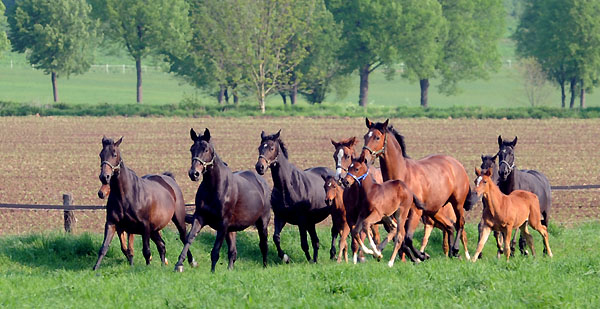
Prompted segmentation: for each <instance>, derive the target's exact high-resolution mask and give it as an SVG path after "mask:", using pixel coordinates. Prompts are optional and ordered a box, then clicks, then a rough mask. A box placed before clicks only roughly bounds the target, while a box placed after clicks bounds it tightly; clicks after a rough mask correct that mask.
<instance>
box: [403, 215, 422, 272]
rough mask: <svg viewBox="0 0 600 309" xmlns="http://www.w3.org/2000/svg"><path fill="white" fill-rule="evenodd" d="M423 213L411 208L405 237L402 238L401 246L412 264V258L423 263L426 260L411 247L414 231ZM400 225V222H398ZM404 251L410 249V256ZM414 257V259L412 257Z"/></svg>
mask: <svg viewBox="0 0 600 309" xmlns="http://www.w3.org/2000/svg"><path fill="white" fill-rule="evenodd" d="M422 214H423V212H422V211H421V210H417V209H416V208H414V207H413V208H411V209H410V212H409V215H408V229H407V230H406V235H405V236H404V242H403V244H402V247H403V250H404V252H405V253H407V255H408V256H409V258H410V260H411V261H413V262H414V258H415V257H416V258H417V259H419V260H421V261H424V260H426V259H427V256H426V255H424V254H422V253H421V252H420V251H419V250H417V249H416V248H415V247H414V245H413V236H414V234H415V230H416V229H417V226H418V225H419V222H420V221H421V216H422ZM398 224H400V222H398ZM406 249H410V252H412V254H410V253H409V252H407V250H406ZM413 255H414V257H413Z"/></svg>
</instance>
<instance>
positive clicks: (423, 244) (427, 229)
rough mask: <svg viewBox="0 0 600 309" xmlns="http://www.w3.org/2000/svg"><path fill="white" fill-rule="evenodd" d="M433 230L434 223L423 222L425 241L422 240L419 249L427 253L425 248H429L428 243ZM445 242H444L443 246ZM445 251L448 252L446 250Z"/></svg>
mask: <svg viewBox="0 0 600 309" xmlns="http://www.w3.org/2000/svg"><path fill="white" fill-rule="evenodd" d="M431 231H433V224H431V222H429V221H426V222H425V223H424V224H423V241H421V248H420V249H419V251H421V252H423V253H425V248H427V244H428V243H429V237H430V236H431ZM443 245H444V243H443V242H442V247H443ZM444 252H446V251H445V250H444Z"/></svg>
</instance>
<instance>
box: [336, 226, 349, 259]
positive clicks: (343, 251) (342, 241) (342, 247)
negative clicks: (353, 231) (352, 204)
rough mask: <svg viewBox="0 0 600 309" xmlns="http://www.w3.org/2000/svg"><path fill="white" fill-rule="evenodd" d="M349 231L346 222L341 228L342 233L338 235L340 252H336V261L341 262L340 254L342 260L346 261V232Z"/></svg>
mask: <svg viewBox="0 0 600 309" xmlns="http://www.w3.org/2000/svg"><path fill="white" fill-rule="evenodd" d="M349 233H350V227H349V226H348V224H344V228H343V229H342V233H341V234H342V235H341V236H340V252H339V253H338V257H337V262H338V263H341V262H342V254H343V255H344V260H345V261H346V263H348V243H347V242H346V241H347V239H348V234H349Z"/></svg>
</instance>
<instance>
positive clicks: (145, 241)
mask: <svg viewBox="0 0 600 309" xmlns="http://www.w3.org/2000/svg"><path fill="white" fill-rule="evenodd" d="M142 254H143V255H144V259H146V265H150V261H152V252H151V251H150V231H144V233H142Z"/></svg>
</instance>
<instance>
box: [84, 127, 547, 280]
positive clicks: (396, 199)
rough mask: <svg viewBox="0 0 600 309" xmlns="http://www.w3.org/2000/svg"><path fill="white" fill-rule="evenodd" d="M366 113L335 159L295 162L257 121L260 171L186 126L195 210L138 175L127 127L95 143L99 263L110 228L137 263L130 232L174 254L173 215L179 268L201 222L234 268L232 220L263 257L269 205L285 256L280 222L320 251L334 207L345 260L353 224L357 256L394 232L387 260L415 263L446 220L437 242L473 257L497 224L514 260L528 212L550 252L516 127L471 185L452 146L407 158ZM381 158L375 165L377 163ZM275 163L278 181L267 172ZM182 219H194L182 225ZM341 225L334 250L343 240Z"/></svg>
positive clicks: (538, 179) (160, 181)
mask: <svg viewBox="0 0 600 309" xmlns="http://www.w3.org/2000/svg"><path fill="white" fill-rule="evenodd" d="M365 120H366V121H365V122H366V127H367V129H368V131H367V133H366V134H365V136H364V145H363V147H362V149H361V151H360V152H358V153H357V152H356V151H355V146H356V145H357V144H358V140H357V138H356V137H351V138H348V139H345V140H342V141H339V142H336V141H333V140H332V144H333V146H334V148H335V150H334V153H333V159H334V162H335V170H332V169H329V168H326V167H313V168H309V169H306V170H301V169H299V168H297V167H296V166H295V165H294V164H292V163H291V162H290V161H289V156H288V150H287V148H286V146H285V144H284V142H283V141H282V139H281V136H280V133H281V130H280V131H279V132H277V133H275V134H271V135H267V134H265V132H264V131H263V132H262V133H261V136H260V144H259V146H258V159H257V161H256V165H255V171H250V170H246V171H236V172H233V171H232V170H231V169H230V168H229V167H228V166H227V163H225V162H224V161H223V160H222V159H221V158H220V157H219V155H218V154H217V151H216V150H215V146H214V143H213V142H212V141H211V134H210V130H209V129H206V130H205V131H204V133H203V134H202V135H200V134H197V133H196V132H195V131H194V129H191V130H190V137H191V139H192V142H193V144H192V146H191V148H190V154H191V167H190V169H189V173H188V176H189V177H190V179H191V180H192V181H200V185H199V187H198V191H197V193H196V198H195V204H196V210H195V212H194V214H193V215H186V212H185V204H184V201H183V194H182V192H181V189H180V188H179V186H178V185H177V183H176V182H175V179H174V177H173V175H172V174H170V173H164V174H161V175H146V176H143V177H138V176H137V175H136V174H135V172H134V171H133V170H131V169H130V168H128V167H127V166H126V165H125V162H124V161H123V159H122V157H121V152H120V145H121V143H122V140H123V138H122V137H121V138H120V139H119V140H117V141H114V140H113V139H109V138H106V137H104V138H103V139H102V151H101V152H100V161H101V164H100V168H101V172H100V181H101V183H102V186H101V188H100V190H99V191H98V196H99V197H100V198H107V199H108V200H107V207H106V209H107V212H106V224H105V229H104V241H103V243H102V247H101V248H100V251H99V253H98V260H97V262H96V264H95V266H94V268H93V269H94V270H96V269H98V267H99V266H100V263H101V261H102V258H103V257H104V256H105V255H106V252H107V250H108V247H109V245H110V242H111V241H112V238H113V237H114V235H115V233H117V234H118V236H119V240H120V242H121V250H122V251H123V254H124V255H125V256H126V257H127V259H128V261H129V263H130V264H133V235H134V234H140V235H141V236H142V244H143V249H142V250H143V251H142V252H143V255H144V258H145V260H146V264H149V263H150V261H151V259H152V256H151V252H150V246H149V242H150V239H151V240H152V241H153V242H154V243H155V244H156V247H157V250H158V253H159V255H160V259H161V262H162V264H163V265H166V264H168V261H167V259H166V258H165V243H164V241H163V239H162V237H161V229H163V228H164V227H165V226H166V225H167V224H168V222H169V221H172V222H173V223H174V224H175V226H176V228H177V230H178V231H179V237H180V240H181V242H182V243H183V249H182V251H181V254H180V255H179V259H178V261H177V262H176V264H175V270H176V271H179V272H181V271H183V263H184V261H185V260H186V258H187V260H188V263H189V264H190V265H191V266H192V267H196V266H197V262H196V261H195V260H194V258H193V256H192V253H191V251H190V245H191V244H192V242H193V241H194V239H195V237H196V236H197V235H198V233H199V232H200V230H201V229H202V227H204V226H206V225H208V226H210V227H211V228H213V229H214V230H215V231H216V236H215V243H214V246H213V249H212V252H211V271H213V272H214V271H215V266H216V264H217V261H218V260H219V252H220V249H221V246H222V244H223V240H225V241H226V242H227V246H228V258H229V266H228V268H229V269H233V266H234V263H235V261H236V259H237V249H236V232H238V231H242V230H244V229H246V228H248V227H250V226H254V227H256V229H257V231H258V235H259V240H260V241H259V247H260V251H261V253H262V258H263V265H264V266H266V265H267V250H268V244H267V237H268V225H269V222H270V220H271V212H272V213H273V214H274V234H273V242H274V243H275V246H276V247H277V253H278V256H279V258H281V260H282V261H283V262H285V263H289V261H290V257H289V256H288V255H287V254H286V253H285V251H284V250H283V249H282V248H281V243H280V234H281V231H282V229H283V228H284V226H285V225H286V224H287V223H289V224H293V225H297V226H298V229H299V232H300V245H301V248H302V250H303V252H304V254H305V256H306V259H307V260H308V261H311V262H315V263H316V262H317V260H318V253H319V246H320V244H319V237H318V235H317V232H316V228H315V225H316V224H317V223H319V222H322V221H323V220H325V219H326V218H327V217H329V216H331V221H332V227H331V236H332V237H331V238H332V243H331V249H330V258H331V259H336V257H337V261H338V262H341V261H342V260H345V261H346V262H348V246H347V238H348V236H351V250H352V254H353V255H352V259H353V262H354V263H357V262H358V260H359V258H360V260H361V261H362V260H363V259H364V255H365V254H370V255H373V256H374V257H375V258H377V259H378V260H379V259H381V258H382V253H381V252H382V250H383V249H384V248H385V246H386V244H387V243H389V242H393V244H394V245H393V251H392V256H391V258H390V260H389V262H388V265H389V266H390V267H392V266H393V264H394V261H395V259H396V256H397V254H398V253H400V255H401V256H402V260H404V259H405V257H408V258H409V259H410V260H411V261H413V262H415V263H418V262H421V261H424V260H426V259H428V258H429V255H428V254H426V253H425V248H426V246H427V243H428V238H429V236H430V234H431V231H432V230H433V228H439V229H441V230H442V232H443V242H442V247H443V250H444V253H445V254H446V255H447V256H459V240H460V241H462V244H463V248H464V254H465V257H466V259H467V260H472V261H476V260H477V259H478V258H479V257H480V254H481V250H482V249H483V246H484V244H485V242H486V241H487V238H488V236H489V235H490V233H491V231H494V236H495V238H496V243H497V247H498V257H500V256H501V254H503V253H504V254H506V259H507V260H508V259H509V257H510V256H511V254H512V252H513V251H514V246H515V237H514V236H513V230H514V229H517V228H518V229H520V231H521V233H520V239H519V249H520V251H521V253H522V254H529V252H528V250H527V249H526V248H525V245H528V246H529V248H530V249H531V254H532V255H535V250H534V247H533V240H532V236H531V234H530V233H529V230H528V229H527V225H528V224H529V225H530V226H531V227H532V228H533V229H535V230H536V231H538V232H539V233H540V234H541V235H542V237H543V239H544V253H545V254H547V255H548V256H550V257H551V256H552V251H551V250H550V247H549V244H548V231H547V226H548V214H549V212H550V207H551V195H550V194H551V192H550V184H549V182H548V179H547V178H546V177H545V176H544V175H543V174H541V173H539V172H537V171H534V170H520V169H518V168H516V166H515V153H514V150H515V146H516V144H517V138H516V137H515V139H514V140H512V141H506V140H503V139H502V137H501V136H499V137H498V146H499V150H498V152H497V153H496V154H495V155H493V156H482V157H481V159H482V164H481V168H476V170H475V173H476V179H475V181H474V189H472V188H471V186H470V184H469V177H468V175H467V172H466V170H465V168H464V167H463V165H462V164H461V163H460V162H459V161H458V160H456V159H455V158H453V157H451V156H448V155H440V154H435V155H429V156H426V157H424V158H421V159H418V160H416V159H412V158H410V157H409V156H408V155H407V151H406V145H405V141H404V137H403V136H402V135H400V133H399V132H398V131H397V130H396V129H395V128H394V127H393V126H392V125H390V124H389V120H386V121H385V122H379V123H373V122H371V121H370V120H369V119H368V118H366V119H365ZM377 159H379V166H380V168H376V167H375V166H373V163H374V161H375V160H377ZM496 161H498V162H499V163H498V164H496ZM268 169H270V170H271V176H272V179H273V188H270V187H269V186H268V184H267V182H266V181H265V179H264V178H263V177H262V175H264V174H265V172H266V171H267V170H268ZM480 199H481V200H482V203H483V213H482V217H481V221H480V223H479V241H478V246H477V250H476V252H475V254H474V255H473V256H472V257H471V256H470V255H469V251H468V249H467V237H466V233H465V231H464V224H465V211H468V210H470V209H472V208H473V206H474V205H475V204H476V203H477V202H478V201H479V200H480ZM420 222H423V224H424V226H425V233H424V238H423V241H422V242H421V247H420V248H419V249H416V248H415V247H414V245H413V236H414V232H415V230H416V228H417V227H418V225H419V223H420ZM186 223H191V225H192V226H191V229H190V231H189V233H187V234H186ZM380 224H381V225H383V226H384V228H385V229H386V231H387V235H386V237H385V238H383V239H381V237H380V235H379V225H380ZM307 233H308V235H309V236H310V239H311V244H312V249H313V251H312V257H311V253H310V251H309V245H308V238H307ZM515 235H516V233H515ZM338 236H339V237H340V239H339V245H338V248H339V252H338V251H337V250H336V240H337V238H338Z"/></svg>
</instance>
